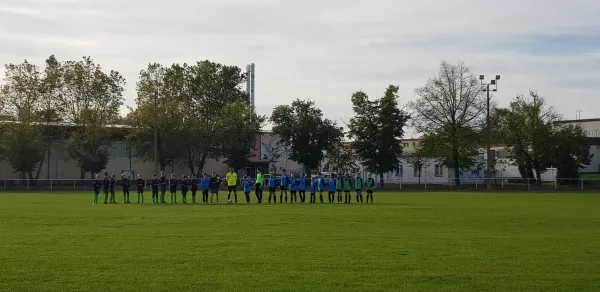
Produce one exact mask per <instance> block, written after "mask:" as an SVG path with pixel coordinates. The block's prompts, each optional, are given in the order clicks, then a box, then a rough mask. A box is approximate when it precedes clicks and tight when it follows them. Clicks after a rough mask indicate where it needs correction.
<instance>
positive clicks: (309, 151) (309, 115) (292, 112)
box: [271, 99, 344, 173]
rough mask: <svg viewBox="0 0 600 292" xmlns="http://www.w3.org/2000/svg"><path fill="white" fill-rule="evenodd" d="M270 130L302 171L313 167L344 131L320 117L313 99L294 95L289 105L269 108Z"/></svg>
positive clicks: (332, 122)
mask: <svg viewBox="0 0 600 292" xmlns="http://www.w3.org/2000/svg"><path fill="white" fill-rule="evenodd" d="M271 122H272V123H273V124H274V126H273V133H274V134H276V135H279V137H280V138H281V142H282V143H283V144H285V145H287V146H288V147H289V148H290V150H291V154H292V155H291V157H292V160H294V161H296V162H298V163H301V164H302V165H303V166H304V169H305V172H306V173H310V172H311V170H312V169H317V168H318V167H319V165H320V164H321V162H322V161H323V158H324V157H325V152H326V151H328V150H330V149H332V148H333V147H334V146H335V145H336V144H337V143H339V142H340V141H341V139H342V137H343V135H344V133H343V131H342V129H341V128H340V127H338V126H337V124H336V123H335V122H334V121H331V120H329V119H326V118H323V112H322V111H321V110H320V109H318V108H316V107H315V103H314V101H311V100H300V99H297V100H295V101H294V102H292V104H291V105H280V106H277V107H275V109H273V113H272V115H271Z"/></svg>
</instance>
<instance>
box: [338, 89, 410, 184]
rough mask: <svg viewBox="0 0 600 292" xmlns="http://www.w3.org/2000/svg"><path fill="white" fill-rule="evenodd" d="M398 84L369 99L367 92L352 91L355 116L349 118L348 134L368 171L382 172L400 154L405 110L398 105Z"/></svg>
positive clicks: (395, 163) (397, 161) (390, 168)
mask: <svg viewBox="0 0 600 292" xmlns="http://www.w3.org/2000/svg"><path fill="white" fill-rule="evenodd" d="M398 89H399V88H398V86H395V85H390V86H388V87H387V88H386V90H385V92H384V94H383V96H382V97H381V98H379V99H376V100H373V101H371V100H369V97H368V96H367V94H366V93H364V92H362V91H358V92H356V93H354V94H353V95H352V108H353V110H354V117H353V118H352V119H351V120H350V124H349V128H350V133H349V136H350V138H354V144H353V148H354V149H355V150H356V155H357V156H358V157H359V159H360V160H361V163H362V164H363V165H364V166H365V167H366V168H367V169H368V170H369V171H371V172H374V173H377V174H379V180H380V184H381V185H383V174H384V173H386V172H389V171H393V170H394V169H397V168H398V166H399V165H400V158H401V156H402V145H401V143H400V141H401V139H402V136H404V126H405V125H406V122H407V121H408V118H409V117H408V114H407V113H406V112H404V111H403V110H402V109H400V108H399V106H398Z"/></svg>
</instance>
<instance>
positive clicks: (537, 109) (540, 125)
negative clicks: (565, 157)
mask: <svg viewBox="0 0 600 292" xmlns="http://www.w3.org/2000/svg"><path fill="white" fill-rule="evenodd" d="M496 113H497V115H498V116H499V119H498V122H497V124H496V125H495V128H496V129H497V130H496V131H497V132H498V136H500V137H502V138H503V142H504V144H505V145H506V146H507V149H508V151H509V155H510V158H512V160H513V161H514V164H515V165H516V166H517V167H518V169H519V172H520V174H521V176H522V177H523V178H525V179H529V180H531V181H532V182H534V183H535V182H537V183H539V184H541V174H542V173H544V172H545V171H546V169H547V168H548V167H551V166H552V164H553V161H552V157H553V155H554V153H553V147H552V146H553V145H554V144H555V141H554V137H553V132H554V129H553V123H554V122H555V121H557V120H558V119H560V115H559V114H558V113H556V111H555V110H554V108H553V107H552V106H549V105H548V104H547V103H546V101H545V100H544V99H543V98H542V97H540V96H538V94H537V93H535V92H533V91H532V92H530V93H529V97H525V96H522V95H520V96H517V97H516V98H515V99H514V100H513V101H512V102H511V103H510V106H509V107H508V108H505V109H498V110H497V111H496Z"/></svg>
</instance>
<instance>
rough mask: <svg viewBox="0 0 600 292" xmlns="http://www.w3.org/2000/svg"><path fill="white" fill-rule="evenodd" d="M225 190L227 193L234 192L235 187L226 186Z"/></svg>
mask: <svg viewBox="0 0 600 292" xmlns="http://www.w3.org/2000/svg"><path fill="white" fill-rule="evenodd" d="M227 190H228V191H235V190H236V186H227Z"/></svg>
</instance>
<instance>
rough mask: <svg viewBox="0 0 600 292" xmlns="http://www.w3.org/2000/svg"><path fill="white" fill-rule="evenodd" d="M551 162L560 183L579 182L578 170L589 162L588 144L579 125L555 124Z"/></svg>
mask: <svg viewBox="0 0 600 292" xmlns="http://www.w3.org/2000/svg"><path fill="white" fill-rule="evenodd" d="M552 138H553V139H552V141H553V147H552V149H551V151H550V152H551V153H552V156H553V157H552V162H553V164H554V166H556V168H557V174H556V176H557V178H558V182H559V183H560V184H577V183H579V178H580V175H579V170H580V169H581V168H583V167H584V166H586V165H589V164H590V163H591V160H592V157H593V154H590V144H589V141H588V138H587V137H586V134H585V131H584V130H583V129H582V128H581V127H580V126H575V125H557V126H556V127H555V131H554V133H553V135H552Z"/></svg>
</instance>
